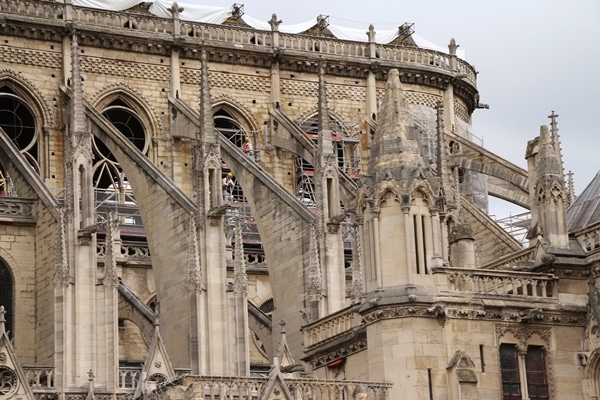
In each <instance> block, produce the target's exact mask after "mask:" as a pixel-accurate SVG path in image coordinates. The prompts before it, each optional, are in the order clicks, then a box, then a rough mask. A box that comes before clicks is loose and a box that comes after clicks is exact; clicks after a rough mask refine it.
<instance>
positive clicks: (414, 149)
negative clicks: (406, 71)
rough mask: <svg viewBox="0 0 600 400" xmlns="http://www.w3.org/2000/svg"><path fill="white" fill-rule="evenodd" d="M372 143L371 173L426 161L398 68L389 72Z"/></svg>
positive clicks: (417, 164) (381, 172) (383, 171)
mask: <svg viewBox="0 0 600 400" xmlns="http://www.w3.org/2000/svg"><path fill="white" fill-rule="evenodd" d="M377 120H378V128H377V130H376V132H375V137H374V139H373V145H372V147H371V166H370V167H371V168H370V169H371V174H374V175H380V176H381V175H382V174H383V175H389V174H390V173H391V174H392V175H396V173H397V171H398V170H400V169H402V168H403V167H409V168H411V169H412V168H421V167H423V166H424V165H425V163H424V160H423V157H422V155H421V151H420V146H419V141H418V140H417V139H418V138H417V134H416V131H415V129H414V127H413V121H412V117H411V115H410V111H409V109H408V103H407V101H406V98H405V96H404V91H403V90H402V86H401V84H400V75H399V73H398V70H396V69H391V70H390V71H389V72H388V80H387V83H386V87H385V95H384V98H383V101H382V103H381V106H380V109H379V115H378V118H377Z"/></svg>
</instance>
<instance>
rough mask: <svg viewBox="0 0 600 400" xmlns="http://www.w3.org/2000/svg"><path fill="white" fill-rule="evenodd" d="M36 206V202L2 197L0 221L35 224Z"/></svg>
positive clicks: (0, 198)
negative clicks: (34, 211)
mask: <svg viewBox="0 0 600 400" xmlns="http://www.w3.org/2000/svg"><path fill="white" fill-rule="evenodd" d="M34 205H35V200H29V199H22V198H19V197H9V196H0V219H2V220H11V221H22V222H35V216H34V215H33V207H34Z"/></svg>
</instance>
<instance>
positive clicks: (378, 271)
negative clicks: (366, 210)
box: [371, 207, 383, 289]
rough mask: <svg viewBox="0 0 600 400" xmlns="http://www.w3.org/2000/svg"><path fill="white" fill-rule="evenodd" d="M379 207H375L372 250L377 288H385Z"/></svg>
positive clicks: (372, 211) (373, 210)
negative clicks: (380, 243)
mask: <svg viewBox="0 0 600 400" xmlns="http://www.w3.org/2000/svg"><path fill="white" fill-rule="evenodd" d="M379 211H380V210H379V207H373V208H372V209H371V213H372V214H373V242H372V243H373V247H372V249H371V251H372V252H373V255H374V256H375V277H376V279H377V289H381V288H383V278H382V275H381V274H382V272H381V248H380V247H379V240H380V239H379Z"/></svg>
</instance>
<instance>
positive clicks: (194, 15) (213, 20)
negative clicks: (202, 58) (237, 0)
mask: <svg viewBox="0 0 600 400" xmlns="http://www.w3.org/2000/svg"><path fill="white" fill-rule="evenodd" d="M177 5H178V6H179V8H183V11H182V12H181V13H180V14H179V19H182V20H184V21H195V22H204V23H207V24H217V25H219V24H222V23H223V22H225V21H226V20H227V18H229V17H230V16H231V12H232V10H233V7H211V6H200V5H197V4H187V3H179V2H177ZM172 6H173V1H168V0H154V1H153V2H152V5H151V6H150V9H149V11H150V12H151V13H152V14H154V15H156V16H157V17H162V18H172V16H173V15H172V14H171V7H172ZM269 29H270V28H269Z"/></svg>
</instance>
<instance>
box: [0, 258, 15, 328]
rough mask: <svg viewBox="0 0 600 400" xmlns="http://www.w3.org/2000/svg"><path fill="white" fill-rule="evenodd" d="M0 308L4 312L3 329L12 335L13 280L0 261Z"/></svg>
mask: <svg viewBox="0 0 600 400" xmlns="http://www.w3.org/2000/svg"><path fill="white" fill-rule="evenodd" d="M0 306H4V311H6V315H5V319H6V322H5V323H4V327H5V329H6V332H8V334H9V335H10V336H11V337H12V336H14V335H13V332H12V330H13V324H12V322H13V279H12V274H11V273H10V270H9V269H8V267H7V266H6V264H5V263H4V262H2V260H0Z"/></svg>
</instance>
